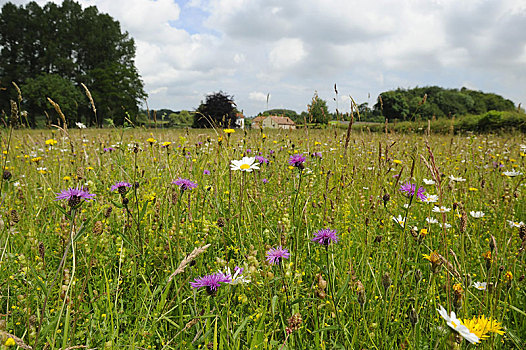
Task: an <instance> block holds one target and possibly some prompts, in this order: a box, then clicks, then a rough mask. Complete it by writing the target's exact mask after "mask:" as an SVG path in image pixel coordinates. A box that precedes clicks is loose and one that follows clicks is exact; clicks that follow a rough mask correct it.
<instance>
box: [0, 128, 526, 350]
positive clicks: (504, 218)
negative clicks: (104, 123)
mask: <svg viewBox="0 0 526 350" xmlns="http://www.w3.org/2000/svg"><path fill="white" fill-rule="evenodd" d="M263 132H264V133H263ZM525 144H526V140H525V139H524V135H523V134H518V133H516V134H509V135H500V136H495V135H431V136H425V135H414V134H408V135H403V134H395V133H388V134H385V133H373V134H371V133H363V132H362V133H357V132H353V133H352V134H351V135H350V138H349V142H348V145H347V147H346V132H345V131H344V130H340V129H337V130H336V129H332V130H331V129H325V130H303V129H302V130H292V131H286V130H281V131H278V130H274V131H270V130H265V131H260V130H248V131H243V130H235V132H233V133H231V132H229V130H227V132H225V131H224V130H159V129H150V130H145V129H138V128H136V129H134V128H119V129H118V128H114V129H99V130H93V129H78V128H73V127H71V128H69V129H67V130H59V129H48V130H10V129H4V130H3V131H2V151H3V158H2V162H3V165H4V169H5V170H4V173H3V178H2V180H1V193H0V194H1V214H2V216H1V218H2V221H1V222H0V341H1V343H0V348H2V349H3V348H13V349H15V348H17V347H18V348H19V349H31V348H32V349H63V350H64V349H214V350H216V349H470V348H473V349H475V348H479V349H524V348H525V347H526V281H524V273H525V270H526V269H525V266H526V259H525V252H524V250H525V249H526V227H525V226H524V224H523V222H526V201H525V199H524V198H525V195H526V188H525V183H526V181H525V177H524V173H525V172H526V168H525V161H526V154H525V153H526V145H525ZM300 155H302V156H303V157H304V158H305V159H304V160H302V159H303V158H302V157H301V156H300ZM255 156H258V158H257V159H255V160H254V159H247V158H245V159H244V160H243V157H255ZM259 157H262V158H259ZM291 157H292V158H291ZM233 160H234V161H238V162H234V163H232V161H233ZM239 161H241V162H239ZM252 162H253V163H252ZM256 168H259V169H256ZM247 170H251V171H247ZM68 189H69V191H68ZM92 195H94V196H92ZM57 197H59V199H57ZM313 238H316V240H313ZM441 307H443V308H444V309H445V311H442V312H439V311H438V310H441ZM451 312H455V315H453V314H451ZM473 336H475V337H476V338H473ZM472 343H473V344H472Z"/></svg>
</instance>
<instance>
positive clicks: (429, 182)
mask: <svg viewBox="0 0 526 350" xmlns="http://www.w3.org/2000/svg"><path fill="white" fill-rule="evenodd" d="M423 181H424V183H425V184H426V185H434V184H435V180H428V179H423Z"/></svg>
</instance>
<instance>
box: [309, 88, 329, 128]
mask: <svg viewBox="0 0 526 350" xmlns="http://www.w3.org/2000/svg"><path fill="white" fill-rule="evenodd" d="M307 113H308V116H309V117H308V119H307V122H309V123H317V124H327V123H328V122H329V120H330V119H331V117H332V115H331V114H330V113H329V108H328V107H327V101H325V100H324V99H321V98H320V97H319V96H318V93H317V92H315V93H314V96H313V97H312V101H311V103H310V104H309V105H307Z"/></svg>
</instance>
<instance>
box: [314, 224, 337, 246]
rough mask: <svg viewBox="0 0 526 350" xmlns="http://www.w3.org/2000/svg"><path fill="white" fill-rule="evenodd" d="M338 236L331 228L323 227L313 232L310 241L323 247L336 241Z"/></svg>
mask: <svg viewBox="0 0 526 350" xmlns="http://www.w3.org/2000/svg"><path fill="white" fill-rule="evenodd" d="M338 240H339V237H338V236H337V235H336V230H331V229H328V228H324V229H322V230H319V231H318V232H316V233H315V234H314V238H312V239H311V241H313V242H316V243H319V244H321V245H324V246H325V247H327V246H329V244H331V243H333V242H334V243H338Z"/></svg>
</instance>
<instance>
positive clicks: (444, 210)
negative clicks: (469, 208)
mask: <svg viewBox="0 0 526 350" xmlns="http://www.w3.org/2000/svg"><path fill="white" fill-rule="evenodd" d="M450 211H451V208H446V207H437V206H435V207H433V212H434V213H448V212H450Z"/></svg>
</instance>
